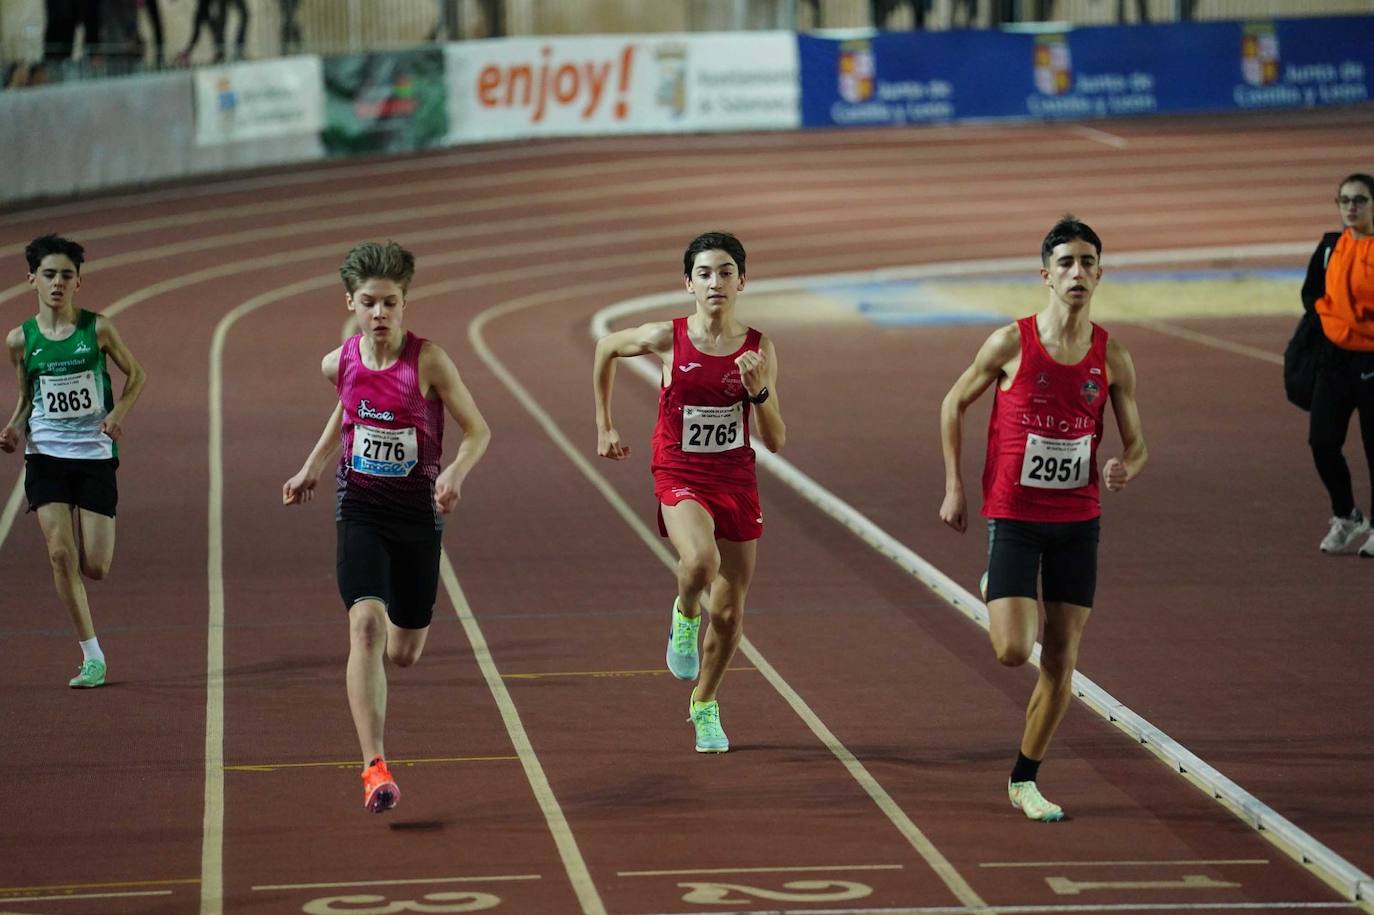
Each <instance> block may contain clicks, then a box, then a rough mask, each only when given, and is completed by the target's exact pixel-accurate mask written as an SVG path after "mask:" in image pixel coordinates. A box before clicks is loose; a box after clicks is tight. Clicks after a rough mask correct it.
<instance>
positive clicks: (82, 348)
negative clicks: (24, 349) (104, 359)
mask: <svg viewBox="0 0 1374 915" xmlns="http://www.w3.org/2000/svg"><path fill="white" fill-rule="evenodd" d="M90 351H91V348H90V347H89V346H87V345H86V341H85V340H82V341H81V342H80V343H78V344H77V345H76V350H75V352H76V353H77V355H80V354H81V353H89V352H90ZM34 352H37V350H34Z"/></svg>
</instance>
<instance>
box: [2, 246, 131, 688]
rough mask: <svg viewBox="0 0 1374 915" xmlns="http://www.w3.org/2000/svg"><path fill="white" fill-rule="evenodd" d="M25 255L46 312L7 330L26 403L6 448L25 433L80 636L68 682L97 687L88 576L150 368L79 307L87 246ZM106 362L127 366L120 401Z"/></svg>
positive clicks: (109, 551) (62, 592) (7, 432)
mask: <svg viewBox="0 0 1374 915" xmlns="http://www.w3.org/2000/svg"><path fill="white" fill-rule="evenodd" d="M24 257H25V259H26V260H27V261H28V266H29V285H30V286H32V287H33V288H34V290H35V291H36V292H37V293H38V314H37V315H35V316H34V317H32V318H29V319H28V320H27V321H25V322H24V323H23V324H21V325H20V326H19V327H16V328H15V329H14V330H12V331H10V332H9V335H8V336H7V337H6V338H5V342H6V344H7V345H8V346H9V351H10V361H11V362H12V363H14V366H15V370H16V372H17V373H18V376H19V403H18V404H17V405H16V406H15V408H14V415H13V416H11V417H10V421H9V423H8V424H7V425H6V426H5V428H4V429H0V451H5V452H13V451H15V450H16V449H17V448H18V447H19V444H20V442H22V441H24V438H25V436H27V439H28V440H27V443H26V444H25V446H24V494H25V495H26V496H28V500H29V511H31V512H36V513H37V514H38V526H39V527H40V528H41V529H42V531H43V540H44V541H45V543H46V544H47V548H48V562H49V563H51V565H52V577H53V582H54V583H55V584H56V585H57V596H58V598H59V599H60V600H61V601H62V603H63V605H64V606H65V607H66V608H67V613H68V614H69V615H70V616H71V620H72V625H73V626H75V627H76V634H77V638H78V639H80V641H81V655H82V661H81V669H80V670H79V671H78V672H77V674H76V676H75V677H73V678H72V679H71V680H70V681H69V682H68V684H67V685H68V686H72V687H76V688H84V689H89V688H93V687H96V686H100V685H101V684H103V683H104V682H105V675H106V672H107V668H106V665H105V652H104V651H103V650H102V649H101V647H100V640H99V639H98V638H96V635H95V626H94V624H93V623H92V622H91V608H90V604H89V602H88V600H87V597H86V586H85V585H84V584H83V583H82V581H81V576H82V575H85V576H86V577H87V578H89V579H91V580H92V581H99V580H100V579H102V578H104V577H105V576H106V575H108V574H109V571H110V563H111V562H112V561H113V560H114V545H115V508H116V505H117V504H118V502H119V490H118V486H117V485H116V482H115V471H116V469H117V468H118V467H119V438H120V436H121V434H122V433H123V431H124V417H125V416H127V415H128V413H129V411H130V410H131V409H133V406H134V403H135V402H136V401H137V400H138V396H139V394H141V393H142V392H143V384H144V380H145V376H144V373H143V367H142V366H140V365H139V364H138V360H137V359H135V358H134V356H133V353H131V352H129V348H128V347H127V346H125V345H124V341H123V340H122V339H121V338H120V336H119V332H118V331H116V330H115V326H114V322H113V321H111V320H110V319H109V318H107V317H105V316H104V315H99V314H96V313H95V312H93V311H86V310H84V309H79V308H77V307H76V291H77V290H78V289H80V288H81V264H82V263H83V262H84V260H85V257H86V252H85V249H84V248H82V247H81V245H79V244H77V243H76V242H74V241H71V240H70V239H66V238H62V237H60V236H57V235H44V236H43V237H41V238H35V239H34V240H33V241H32V242H30V243H29V245H28V247H26V248H25V249H24ZM107 360H109V361H113V362H114V364H115V365H117V366H119V370H120V371H121V372H123V373H124V388H123V390H122V391H121V392H120V395H119V398H118V400H116V399H115V396H114V391H113V389H112V387H111V385H110V375H109V372H108V371H107V368H106V362H107Z"/></svg>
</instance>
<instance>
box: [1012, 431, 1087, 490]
mask: <svg viewBox="0 0 1374 915" xmlns="http://www.w3.org/2000/svg"><path fill="white" fill-rule="evenodd" d="M1092 442H1093V437H1092V436H1091V435H1085V436H1083V437H1082V438H1068V439H1065V438H1045V437H1044V436H1040V435H1036V434H1034V433H1030V434H1028V435H1027V436H1026V457H1025V460H1024V462H1023V463H1022V464H1021V485H1022V486H1033V487H1035V488H1037V489H1077V488H1078V487H1080V486H1086V485H1087V484H1088V477H1089V474H1090V472H1091V470H1092Z"/></svg>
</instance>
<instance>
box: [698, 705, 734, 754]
mask: <svg viewBox="0 0 1374 915" xmlns="http://www.w3.org/2000/svg"><path fill="white" fill-rule="evenodd" d="M688 711H689V714H690V715H691V720H692V726H693V727H695V728H696V729H697V752H698V753H724V752H725V751H726V750H728V749H730V738H728V737H726V736H725V732H724V731H723V730H721V727H720V703H718V702H716V700H714V699H712V700H711V701H710V702H692V703H691V704H690V705H689V706H688Z"/></svg>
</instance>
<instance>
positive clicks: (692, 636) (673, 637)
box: [668, 598, 701, 680]
mask: <svg viewBox="0 0 1374 915" xmlns="http://www.w3.org/2000/svg"><path fill="white" fill-rule="evenodd" d="M700 629H701V617H699V616H698V617H697V618H696V619H688V618H687V617H685V616H683V615H682V614H681V613H680V612H678V609H677V598H673V628H672V629H671V630H669V632H668V672H669V673H671V674H672V675H673V676H674V677H677V678H678V679H679V680H695V679H696V678H697V674H698V673H700V672H701V656H700V655H698V654H697V632H698V631H699V630H700Z"/></svg>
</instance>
